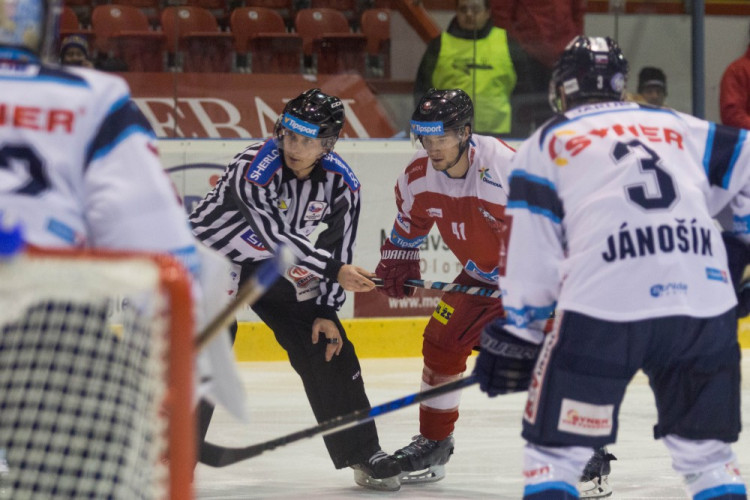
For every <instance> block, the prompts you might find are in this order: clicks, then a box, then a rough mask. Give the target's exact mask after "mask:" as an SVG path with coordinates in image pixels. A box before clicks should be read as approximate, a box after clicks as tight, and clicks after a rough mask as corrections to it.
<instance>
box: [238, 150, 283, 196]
mask: <svg viewBox="0 0 750 500" xmlns="http://www.w3.org/2000/svg"><path fill="white" fill-rule="evenodd" d="M280 168H281V151H280V150H279V148H278V147H276V143H275V142H274V141H273V139H268V140H267V141H266V142H265V144H263V146H262V147H261V148H260V150H259V151H258V154H256V155H255V158H253V161H252V162H251V163H250V165H248V167H247V171H246V172H245V179H246V180H247V181H248V182H252V183H253V184H257V185H259V186H265V185H266V184H268V183H269V182H271V179H272V178H273V176H274V174H275V173H276V172H277V171H278V170H279V169H280Z"/></svg>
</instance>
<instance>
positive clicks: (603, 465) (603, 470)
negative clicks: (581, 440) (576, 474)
mask: <svg viewBox="0 0 750 500" xmlns="http://www.w3.org/2000/svg"><path fill="white" fill-rule="evenodd" d="M612 460H617V458H616V457H615V456H614V455H612V454H611V453H609V452H608V451H607V448H605V447H601V448H597V449H596V450H595V451H594V455H593V456H592V457H591V458H590V459H589V462H588V463H587V464H586V468H585V469H583V475H582V476H581V480H580V482H579V483H578V493H579V495H580V498H605V497H608V496H610V495H611V494H612V488H611V487H610V485H609V473H610V472H611V470H612V468H611V466H610V465H609V463H610V462H611V461H612Z"/></svg>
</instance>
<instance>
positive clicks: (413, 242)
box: [391, 228, 427, 248]
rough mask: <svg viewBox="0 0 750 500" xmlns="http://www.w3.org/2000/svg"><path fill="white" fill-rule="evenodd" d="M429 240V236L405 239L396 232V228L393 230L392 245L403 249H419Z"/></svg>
mask: <svg viewBox="0 0 750 500" xmlns="http://www.w3.org/2000/svg"><path fill="white" fill-rule="evenodd" d="M426 239H427V236H417V237H416V238H413V239H409V238H404V237H403V236H401V235H400V234H398V232H397V231H396V228H393V229H392V230H391V243H393V244H394V245H396V246H397V247H401V248H417V247H419V246H421V245H422V243H424V240H426Z"/></svg>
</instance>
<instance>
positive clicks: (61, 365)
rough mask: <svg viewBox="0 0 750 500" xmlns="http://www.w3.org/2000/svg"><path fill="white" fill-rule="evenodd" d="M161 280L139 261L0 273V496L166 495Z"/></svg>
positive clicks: (41, 265) (42, 265)
mask: <svg viewBox="0 0 750 500" xmlns="http://www.w3.org/2000/svg"><path fill="white" fill-rule="evenodd" d="M158 276H159V273H158V267H157V266H156V265H155V264H154V263H153V262H150V261H148V260H140V259H139V260H133V259H125V260H111V261H110V260H107V261H87V260H84V259H63V258H55V257H50V258H21V259H17V260H15V261H13V262H9V263H0V328H1V331H0V498H3V499H4V498H12V499H14V500H15V499H27V498H28V499H38V498H75V499H82V498H96V499H103V498H112V499H141V498H165V497H166V495H167V489H168V486H167V481H166V478H167V474H168V471H167V466H166V462H165V460H164V458H165V456H166V455H165V454H166V450H167V439H166V432H165V427H166V422H165V418H164V413H165V411H164V400H165V394H166V391H167V374H166V372H167V362H166V348H167V345H168V342H167V339H166V333H165V330H166V325H167V322H166V318H167V314H168V311H167V310H166V307H167V306H166V304H167V302H166V301H165V300H163V297H162V293H161V291H160V287H159V280H158ZM3 456H4V461H3Z"/></svg>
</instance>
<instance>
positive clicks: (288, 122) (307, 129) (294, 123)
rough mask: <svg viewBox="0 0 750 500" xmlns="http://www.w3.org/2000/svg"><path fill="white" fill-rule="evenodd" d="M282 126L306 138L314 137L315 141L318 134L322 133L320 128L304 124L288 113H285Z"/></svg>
mask: <svg viewBox="0 0 750 500" xmlns="http://www.w3.org/2000/svg"><path fill="white" fill-rule="evenodd" d="M282 125H284V127H286V128H288V129H289V130H291V131H292V132H296V133H298V134H300V135H304V136H306V137H312V138H313V139H316V138H317V137H318V132H320V127H319V126H317V125H313V124H312V123H307V122H304V121H302V120H300V119H298V118H295V117H293V116H292V115H290V114H288V113H284V119H283V121H282Z"/></svg>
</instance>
